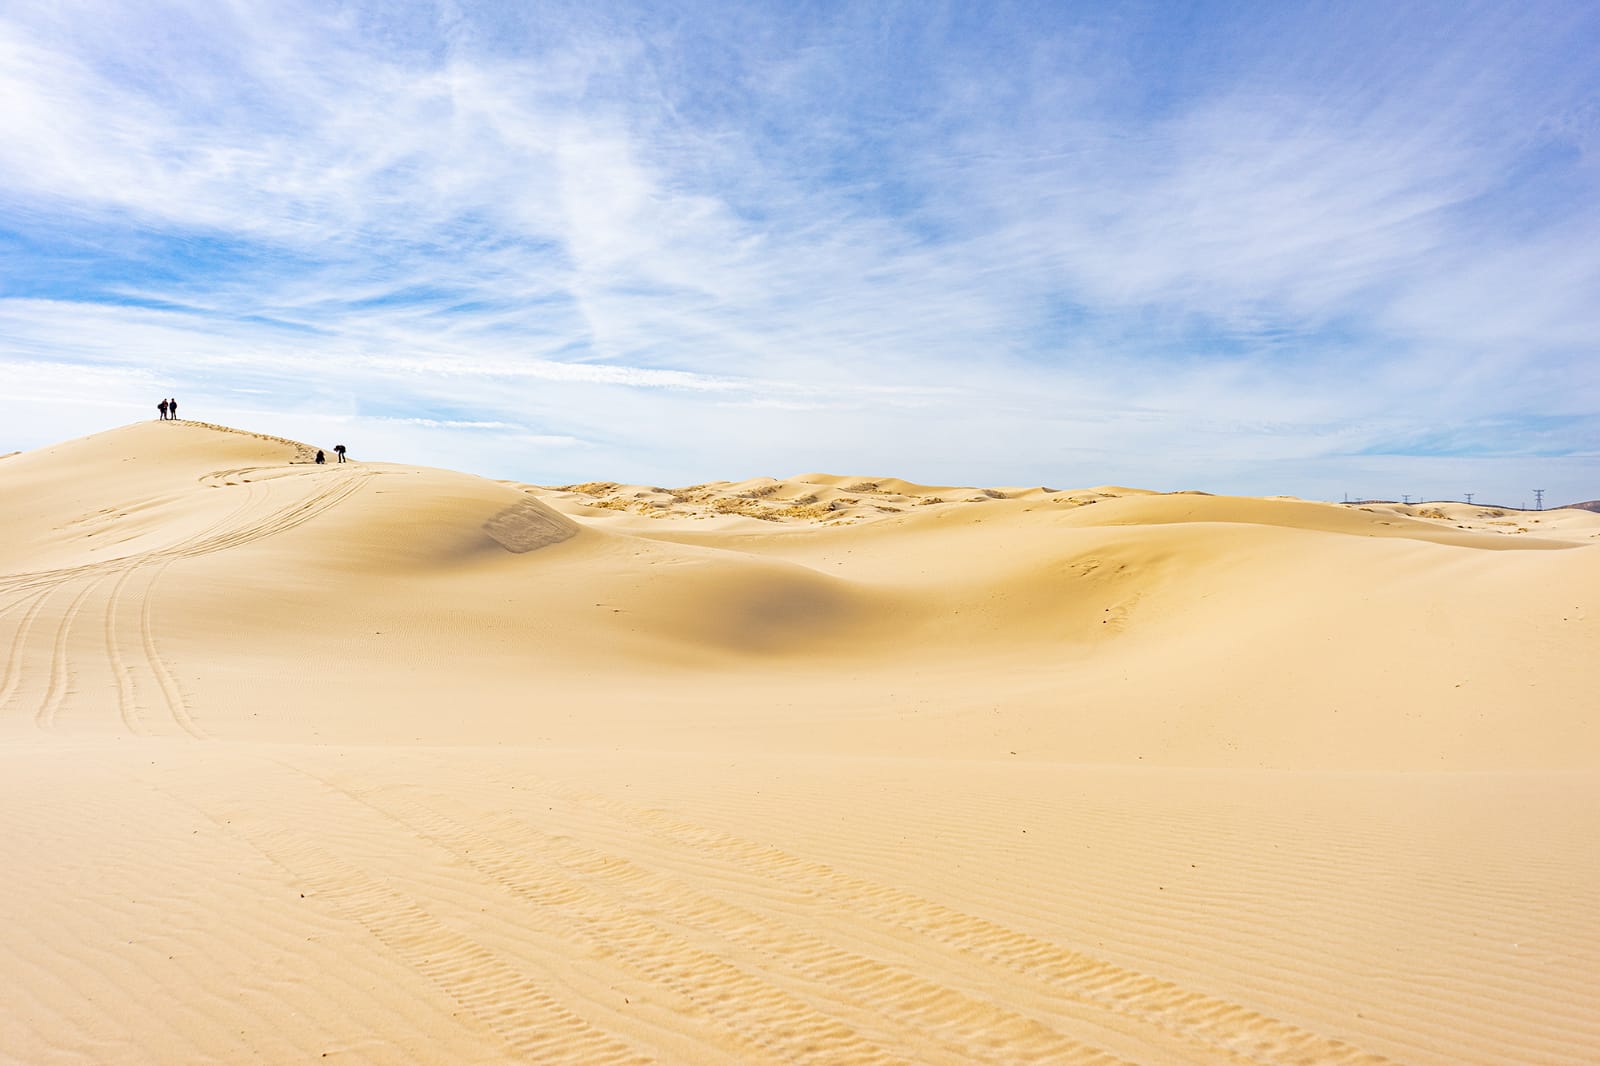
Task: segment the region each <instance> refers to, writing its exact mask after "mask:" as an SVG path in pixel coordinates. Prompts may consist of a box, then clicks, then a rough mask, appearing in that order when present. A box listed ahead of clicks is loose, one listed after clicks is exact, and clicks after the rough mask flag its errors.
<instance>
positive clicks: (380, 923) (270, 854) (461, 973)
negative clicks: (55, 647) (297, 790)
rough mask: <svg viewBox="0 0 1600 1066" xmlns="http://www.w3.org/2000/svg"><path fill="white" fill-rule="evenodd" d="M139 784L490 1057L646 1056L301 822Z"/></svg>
mask: <svg viewBox="0 0 1600 1066" xmlns="http://www.w3.org/2000/svg"><path fill="white" fill-rule="evenodd" d="M274 765H276V766H277V767H278V768H280V769H285V770H290V771H292V772H293V773H295V775H296V776H297V777H298V778H299V780H300V781H301V782H304V781H305V780H306V777H305V776H304V775H301V774H299V772H298V771H294V770H293V768H292V767H288V766H286V765H285V764H282V763H276V761H275V760H274ZM147 783H148V784H149V786H150V787H151V788H154V789H155V790H157V791H159V792H162V793H164V794H166V795H168V796H170V797H172V798H173V799H174V800H176V801H177V802H179V803H181V804H183V805H184V806H185V807H188V808H190V809H191V810H194V811H195V812H196V813H198V814H199V815H201V816H202V817H204V818H206V819H207V820H208V821H210V822H212V823H214V824H215V825H216V826H217V827H218V828H219V829H221V830H222V831H223V832H226V833H229V834H231V835H234V836H237V837H238V838H239V839H241V840H243V841H244V842H245V843H246V844H248V845H249V846H250V847H251V848H253V849H254V850H255V851H257V852H259V853H260V854H261V855H262V856H264V857H265V858H266V859H267V860H268V861H269V862H271V863H272V864H273V865H274V866H276V867H277V868H278V869H280V870H282V871H283V872H284V874H285V875H287V877H288V878H289V879H290V883H292V884H294V885H296V886H298V887H299V888H300V889H301V890H302V892H303V894H304V895H305V897H306V898H307V899H308V900H309V901H312V902H313V903H315V904H317V905H319V906H324V907H327V908H328V909H330V910H331V911H333V913H335V914H336V915H337V916H339V917H340V918H342V919H345V920H347V921H350V922H353V923H355V924H356V925H358V926H360V927H361V928H362V929H363V930H365V931H366V933H367V934H368V935H370V936H371V937H372V938H373V939H374V940H375V941H377V943H378V944H379V945H381V946H382V948H383V950H384V951H385V952H386V953H387V954H388V955H389V956H390V957H392V958H394V959H395V960H397V961H398V962H400V963H402V964H403V965H405V966H406V967H407V968H409V969H411V970H413V971H414V972H416V973H418V974H419V975H421V977H422V978H424V979H425V980H426V981H427V982H428V983H429V984H431V985H433V986H434V987H435V988H437V989H438V990H439V991H440V992H441V993H442V994H443V995H445V996H446V997H448V998H449V999H450V1000H452V1001H453V1002H455V1003H457V1004H459V1005H460V1006H461V1008H462V1009H463V1010H464V1011H465V1013H466V1018H465V1019H464V1020H465V1021H467V1022H468V1024H472V1025H475V1026H476V1027H478V1028H479V1029H481V1030H483V1031H484V1032H485V1037H486V1039H488V1040H491V1041H497V1042H498V1043H499V1044H500V1045H501V1047H500V1049H497V1051H498V1052H499V1053H498V1054H495V1055H494V1058H495V1059H496V1061H504V1060H505V1058H506V1057H507V1056H509V1057H510V1058H511V1059H513V1060H515V1061H521V1062H528V1063H538V1064H542V1063H552V1062H579V1063H601V1062H603V1063H608V1064H610V1063H615V1064H618V1066H648V1064H651V1063H653V1062H654V1061H655V1059H654V1058H653V1057H652V1056H651V1055H649V1054H647V1053H646V1052H644V1051H642V1050H640V1049H639V1048H637V1047H635V1046H634V1045H633V1044H632V1043H630V1042H629V1041H628V1040H627V1039H626V1038H624V1037H623V1036H621V1035H620V1034H617V1033H613V1032H610V1031H608V1030H605V1029H602V1028H599V1027H597V1026H595V1025H593V1024H591V1023H590V1022H589V1021H588V1020H586V1019H584V1018H582V1017H579V1016H578V1015H577V1014H574V1013H573V1012H572V1011H570V1010H568V1009H567V1008H566V1007H565V1006H563V1005H562V1003H561V1002H560V1001H559V1000H558V999H557V998H556V996H555V995H553V994H552V993H551V992H550V991H549V990H547V989H546V987H544V986H543V985H541V983H540V982H539V981H538V980H536V979H535V978H534V977H533V976H531V975H530V974H529V973H528V972H526V970H525V969H524V968H523V967H522V966H520V965H519V964H518V962H517V960H515V959H508V958H507V957H505V956H503V955H501V954H499V953H497V952H495V951H493V950H491V949H489V948H487V947H485V946H484V945H483V944H481V943H479V942H478V941H476V940H474V939H472V938H471V937H469V936H468V935H466V934H465V933H461V932H458V931H456V930H455V929H453V928H451V927H450V926H448V925H446V924H445V923H444V922H443V921H441V920H440V919H439V918H438V917H436V916H435V915H434V914H433V913H432V912H431V911H430V910H429V909H428V908H427V907H426V906H425V905H424V903H423V902H422V901H420V900H418V899H415V898H413V897H411V896H408V895H405V894H403V893H401V892H399V891H396V890H395V889H393V888H391V887H389V886H388V885H386V884H384V883H382V882H381V881H380V880H379V879H378V878H377V877H375V876H373V875H372V874H370V873H368V872H367V871H365V870H363V869H360V868H358V867H357V866H355V865H353V864H352V863H350V862H347V861H346V860H345V859H343V858H341V857H340V856H338V855H336V854H334V853H332V852H330V851H328V850H327V849H326V848H324V847H322V846H321V845H320V844H319V843H317V842H316V841H314V840H312V839H311V838H310V837H309V836H308V835H306V833H305V832H304V831H303V830H301V829H299V828H296V827H287V826H284V825H282V824H277V823H275V822H273V821H271V820H270V819H271V818H272V814H271V812H270V811H260V810H258V809H251V810H249V811H247V812H246V811H238V812H233V813H232V814H231V815H228V816H224V815H223V814H221V813H219V812H217V811H215V810H213V809H212V805H210V804H207V803H204V802H201V801H198V800H194V799H190V798H189V797H188V796H186V795H183V794H182V793H181V792H179V791H175V790H174V788H173V786H172V782H171V781H170V780H162V781H160V782H156V781H147ZM319 784H320V782H319Z"/></svg>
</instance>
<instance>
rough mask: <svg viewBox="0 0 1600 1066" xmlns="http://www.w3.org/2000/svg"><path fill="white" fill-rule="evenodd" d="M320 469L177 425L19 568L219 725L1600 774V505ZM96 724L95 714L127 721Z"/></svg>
mask: <svg viewBox="0 0 1600 1066" xmlns="http://www.w3.org/2000/svg"><path fill="white" fill-rule="evenodd" d="M308 454H309V452H308V450H307V449H305V448H303V447H302V448H296V447H294V446H293V445H292V442H285V441H279V440H276V439H264V438H258V437H254V436H250V435H246V434H241V433H236V432H223V431H220V430H218V429H216V428H211V427H203V426H198V425H194V424H190V423H166V424H162V423H149V424H142V425H135V426H130V427H127V428H125V429H120V430H115V431H111V432H108V433H103V434H98V435H96V436H94V437H90V438H85V439H84V440H81V441H75V442H70V443H68V444H64V445H61V446H58V447H57V448H54V449H48V450H45V451H42V452H38V453H31V454H29V455H25V456H18V457H16V458H13V459H10V460H8V461H7V462H6V463H5V464H4V466H3V467H0V493H4V494H5V495H6V498H8V499H14V500H23V499H26V500H27V501H28V505H27V506H26V507H25V508H23V507H17V508H13V509H12V510H14V511H15V512H16V517H15V518H13V519H12V520H11V521H12V523H13V528H14V529H15V531H16V532H15V534H14V535H13V536H12V537H8V538H7V545H8V547H7V552H8V554H7V556H6V566H7V569H8V570H9V571H10V572H11V573H12V574H13V575H24V576H13V577H11V578H8V581H9V582H10V583H11V585H12V587H13V588H16V589H18V590H19V594H20V593H21V592H24V591H25V588H26V578H25V575H26V574H27V573H30V572H43V571H48V570H52V569H56V570H60V569H68V570H71V569H73V568H77V569H78V570H79V571H81V574H82V576H83V580H84V581H85V582H91V583H93V584H92V585H90V586H89V587H86V588H85V590H83V596H84V598H85V602H97V601H98V600H99V599H101V598H107V597H110V596H111V595H112V589H113V588H114V587H115V586H118V585H120V584H121V583H123V582H124V581H126V580H130V579H128V578H127V574H126V571H127V570H128V568H129V567H130V566H132V567H134V568H135V569H136V571H137V575H136V576H138V577H139V578H140V579H141V580H143V579H144V578H145V577H146V576H148V580H149V582H150V588H151V590H152V592H151V604H150V606H149V608H148V610H147V614H148V619H147V621H148V624H149V625H150V626H151V627H152V628H151V633H152V635H153V639H154V638H155V637H158V638H159V640H160V642H161V645H162V647H163V648H164V649H166V653H167V655H168V656H169V657H170V659H171V660H172V661H173V662H174V663H175V664H187V665H181V666H178V667H176V672H175V676H174V678H173V680H172V685H173V688H174V690H175V691H181V693H182V698H183V699H184V700H185V701H186V702H188V703H190V704H192V705H193V706H194V707H195V708H196V710H195V712H194V716H195V725H196V728H200V729H204V730H205V731H206V732H207V733H208V734H211V735H235V734H237V735H244V736H267V737H273V738H276V739H301V738H303V737H306V736H316V737H318V738H321V739H329V738H338V739H344V740H371V741H382V740H389V739H404V740H408V741H413V740H419V739H420V740H427V741H431V742H465V743H487V742H495V741H517V740H546V741H558V740H559V741H561V742H566V743H576V742H587V741H592V740H594V739H596V738H600V737H604V736H607V735H612V734H615V733H617V732H627V733H630V734H632V735H651V736H659V738H660V741H661V743H665V744H669V745H670V744H673V743H678V742H679V739H678V738H681V737H684V736H688V735H696V736H699V735H701V734H702V733H703V734H705V735H707V736H709V737H711V738H712V739H711V742H712V743H714V744H726V745H730V746H735V747H736V746H739V745H742V744H757V743H770V742H772V741H773V739H774V738H777V739H778V740H779V741H780V742H781V743H784V744H792V745H795V746H796V747H799V748H815V749H821V750H834V749H837V748H840V747H844V746H852V747H854V746H857V745H862V744H865V745H866V746H868V747H869V748H872V749H875V750H883V751H899V752H921V753H925V754H948V753H950V752H952V751H961V750H970V751H1003V752H1011V751H1017V752H1018V753H1019V757H1032V758H1053V759H1062V758H1065V759H1072V760H1077V761H1085V762H1093V761H1119V762H1125V761H1135V762H1137V761H1146V762H1161V763H1173V764H1183V765H1241V764H1242V765H1265V766H1349V767H1384V768H1396V767H1403V766H1427V767H1453V768H1460V767H1494V766H1526V765H1573V766H1577V765H1585V766H1586V765H1592V764H1593V763H1594V761H1595V759H1596V753H1597V752H1600V733H1597V730H1600V725H1597V724H1596V723H1595V721H1594V720H1593V716H1591V715H1590V714H1588V708H1589V707H1590V706H1591V703H1592V695H1591V693H1592V685H1593V680H1594V679H1593V677H1592V670H1591V668H1590V667H1589V666H1587V665H1586V664H1587V663H1588V660H1589V658H1590V657H1589V656H1588V655H1587V654H1586V652H1585V651H1584V649H1585V648H1589V647H1591V646H1592V642H1593V637H1594V632H1595V630H1594V622H1593V617H1594V614H1593V609H1594V605H1595V603H1596V601H1597V599H1600V567H1597V565H1596V559H1597V557H1600V553H1597V552H1596V551H1594V550H1592V548H1591V547H1590V545H1592V544H1593V543H1595V542H1596V540H1597V535H1600V516H1592V515H1588V514H1587V513H1584V512H1562V513H1560V514H1559V515H1557V514H1556V513H1555V512H1549V513H1545V514H1541V515H1518V516H1516V517H1515V519H1514V521H1516V522H1518V523H1519V524H1518V525H1516V526H1513V527H1505V526H1502V525H1499V524H1497V523H1499V522H1501V521H1503V520H1504V516H1501V517H1499V518H1496V517H1493V516H1492V515H1491V514H1490V513H1488V512H1483V513H1480V512H1479V511H1475V510H1474V509H1472V508H1465V507H1458V506H1449V507H1445V508H1436V509H1435V510H1434V511H1433V512H1431V514H1432V515H1433V516H1426V517H1425V516H1423V515H1420V514H1416V513H1410V512H1408V511H1406V510H1405V509H1401V508H1395V507H1388V508H1349V507H1341V506H1335V505H1330V504H1320V503H1311V502H1305V501H1298V500H1289V499H1241V498H1228V497H1214V496H1207V495H1203V494H1195V493H1182V494H1173V495H1159V494H1153V493H1147V492H1134V491H1131V490H1125V489H1118V488H1114V487H1100V488H1094V489H1085V490H1072V491H1055V490H1051V489H1045V488H1033V489H1003V490H997V489H963V488H955V489H953V488H951V487H948V486H941V487H927V486H919V485H913V484H910V483H907V482H904V481H898V480H895V479H869V478H859V477H856V478H851V477H839V476H831V475H805V476H803V477H800V478H796V479H792V480H789V481H777V480H771V479H758V480H756V481H749V482H737V483H720V484H717V485H703V486H695V487H692V488H690V489H684V490H666V489H656V488H648V487H642V486H619V485H615V484H611V483H594V484H591V485H588V486H569V487H567V488H565V489H541V488H537V487H533V486H523V485H513V484H506V483H499V482H492V481H488V480H485V479H482V478H478V477H474V476H470V475H466V474H458V473H453V472H449V471H442V470H434V469H428V468H415V467H405V466H397V465H390V464H367V463H348V464H343V465H333V464H330V465H327V466H315V465H311V464H309V463H308V462H306V461H305V456H306V455H308ZM616 501H630V502H627V503H625V504H624V505H622V506H616V505H614V504H615V503H616ZM641 501H642V503H643V504H644V505H643V506H635V503H637V502H641ZM725 501H732V502H725ZM608 503H610V504H613V505H612V506H597V505H598V504H608ZM747 505H756V506H759V507H760V508H762V510H760V511H759V512H756V511H753V510H751V509H748V508H747ZM811 508H814V510H808V509H811ZM841 516H842V517H841ZM1513 530H1516V532H1513ZM155 575H159V581H158V580H157V577H156V576H155ZM54 595H56V596H57V597H61V596H64V595H65V593H62V592H57V593H55V594H54ZM58 606H59V604H58ZM80 609H81V607H80ZM102 639H103V638H102ZM46 651H47V649H44V648H42V647H41V646H40V645H39V643H38V642H27V641H24V642H23V643H22V644H20V645H19V650H18V653H17V654H18V655H19V656H23V657H26V656H29V655H44V654H45V652H46ZM94 684H99V685H100V686H101V687H102V689H104V690H105V691H108V692H109V691H113V690H114V689H115V684H116V678H115V677H111V676H101V677H99V678H97V679H92V678H84V679H83V680H82V681H81V682H80V688H81V689H82V691H83V692H84V693H85V694H87V692H88V691H89V689H90V687H91V686H92V685H94ZM706 686H713V687H714V688H715V689H716V691H717V693H718V696H719V698H718V699H716V700H707V699H705V698H704V692H705V687H706ZM79 702H80V703H81V704H82V707H83V709H82V710H81V711H75V710H73V709H72V708H71V707H64V708H63V711H62V714H63V720H64V721H72V720H79V719H81V722H80V724H81V725H82V726H83V727H85V728H95V722H96V713H97V712H94V711H92V710H90V709H89V706H90V701H88V700H82V701H79ZM446 707H449V708H450V710H449V712H448V713H446V712H445V711H444V708H446ZM912 716H915V718H916V720H917V721H918V722H919V723H921V725H920V727H919V728H918V729H917V730H915V731H908V730H907V729H906V728H905V726H906V723H907V721H908V719H909V718H911V717H912ZM101 724H103V725H109V724H110V723H108V722H102V723H101ZM641 731H643V732H642V733H641Z"/></svg>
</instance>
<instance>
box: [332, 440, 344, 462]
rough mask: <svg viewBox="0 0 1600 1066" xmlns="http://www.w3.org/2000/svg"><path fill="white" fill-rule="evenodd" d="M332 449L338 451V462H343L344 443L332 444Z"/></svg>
mask: <svg viewBox="0 0 1600 1066" xmlns="http://www.w3.org/2000/svg"><path fill="white" fill-rule="evenodd" d="M333 450H334V451H335V452H338V453H339V461H340V462H341V463H342V462H344V445H343V444H335V445H334V446H333Z"/></svg>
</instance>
